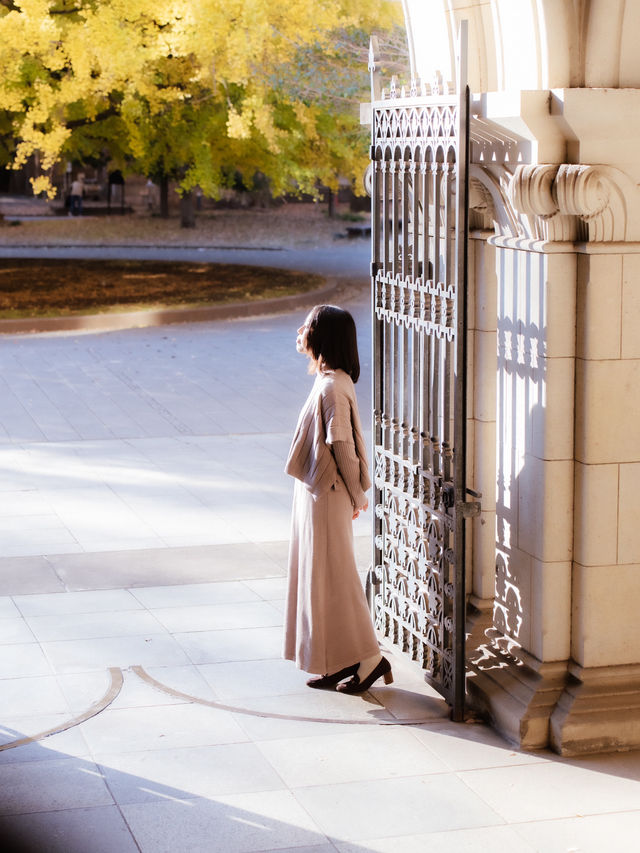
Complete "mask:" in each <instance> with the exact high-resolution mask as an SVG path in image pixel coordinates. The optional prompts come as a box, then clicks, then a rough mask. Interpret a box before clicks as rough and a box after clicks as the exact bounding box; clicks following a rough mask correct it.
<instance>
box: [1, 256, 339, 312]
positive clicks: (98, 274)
mask: <svg viewBox="0 0 640 853" xmlns="http://www.w3.org/2000/svg"><path fill="white" fill-rule="evenodd" d="M323 282H324V279H323V277H322V276H318V275H310V274H308V273H304V274H303V273H299V272H292V271H290V270H281V269H271V268H269V269H265V268H263V267H253V266H243V265H239V264H198V263H175V262H170V263H168V262H159V261H85V260H82V261H81V260H74V261H68V260H46V261H36V260H31V259H29V260H7V259H0V319H16V318H21V317H50V316H70V315H73V314H87V313H106V312H115V311H135V310H139V309H142V308H149V309H153V308H161V307H180V306H183V307H184V306H197V305H210V304H212V303H224V302H238V301H244V300H255V299H269V298H273V297H277V296H287V295H290V294H292V293H301V292H304V291H307V290H313V289H314V288H317V287H321V286H322V284H323Z"/></svg>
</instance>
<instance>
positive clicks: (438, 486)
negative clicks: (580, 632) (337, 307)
mask: <svg viewBox="0 0 640 853" xmlns="http://www.w3.org/2000/svg"><path fill="white" fill-rule="evenodd" d="M461 41H462V39H461ZM464 55H466V50H462V49H461V50H460V56H461V57H462V56H464ZM371 65H372V67H371V71H372V75H375V62H374V61H373V60H372V63H371ZM460 65H462V63H460ZM458 77H459V80H458V86H457V91H458V94H455V95H450V94H443V93H442V90H441V89H440V90H439V91H438V88H439V87H437V86H436V87H432V92H431V93H430V94H429V95H427V94H426V93H424V92H423V93H422V94H418V92H417V91H416V87H415V86H412V90H411V92H410V93H409V96H408V97H407V96H406V94H405V92H404V91H403V92H402V93H398V92H397V91H396V90H395V87H394V86H393V84H392V88H391V92H390V96H389V97H388V98H381V97H380V95H379V94H377V93H375V89H376V88H377V83H376V82H375V80H374V79H373V76H372V92H373V94H372V99H373V103H372V146H371V160H372V173H371V196H372V255H373V257H372V264H371V275H372V287H373V311H374V317H373V325H374V334H373V373H374V378H373V385H374V388H373V399H374V443H375V478H374V486H375V545H374V563H373V571H372V577H371V580H372V585H373V593H374V595H373V605H374V611H375V619H376V625H377V627H378V629H379V630H380V631H382V632H383V633H384V634H385V635H386V636H387V637H389V638H390V639H391V641H392V642H393V643H395V644H397V645H398V646H399V647H400V649H402V651H404V652H406V653H408V655H409V656H410V657H411V658H412V659H413V660H416V661H418V663H419V664H420V665H421V666H422V668H423V669H424V670H425V678H426V679H427V681H429V682H430V683H431V684H432V685H433V686H434V687H435V688H436V689H437V690H438V691H439V692H440V693H442V695H443V696H444V697H445V698H446V699H447V701H448V702H449V704H451V705H452V709H453V718H454V719H457V720H460V719H462V717H463V715H464V692H465V662H464V637H465V578H464V574H465V572H464V557H465V517H466V516H467V515H469V514H471V513H472V512H473V511H474V509H475V508H476V505H474V504H468V503H466V495H467V489H466V482H465V474H466V472H465V456H466V449H465V439H466V360H467V356H466V279H467V271H466V266H467V257H466V250H467V231H468V223H467V210H468V203H467V196H468V189H467V187H468V179H467V164H468V138H469V118H468V116H469V94H468V88H467V85H466V74H465V75H464V76H463V75H462V73H461V69H460V68H459V74H458ZM434 88H435V89H436V91H435V92H434V91H433V89H434ZM445 91H446V90H445Z"/></svg>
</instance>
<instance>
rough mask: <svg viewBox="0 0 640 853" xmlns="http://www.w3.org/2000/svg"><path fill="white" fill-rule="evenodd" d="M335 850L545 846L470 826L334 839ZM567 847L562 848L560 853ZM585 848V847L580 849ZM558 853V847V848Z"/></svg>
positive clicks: (497, 829)
mask: <svg viewBox="0 0 640 853" xmlns="http://www.w3.org/2000/svg"><path fill="white" fill-rule="evenodd" d="M335 848H336V850H338V853H365V851H366V853H426V851H430V850H433V851H438V853H439V851H441V850H442V851H446V853H541V851H542V850H544V853H547V851H550V850H551V849H552V848H551V847H549V848H547V847H544V848H542V847H532V846H531V845H530V844H528V843H527V842H526V841H525V840H524V839H523V838H521V837H520V836H519V835H518V833H517V832H516V830H515V829H513V828H511V827H510V826H490V827H483V826H474V827H473V829H458V830H455V829H454V830H449V831H448V832H429V833H424V834H419V835H397V836H393V837H391V838H367V839H363V840H362V841H360V842H358V843H352V842H343V841H336V842H335ZM568 849H570V848H566V847H563V848H562V853H566V851H567V850H568ZM580 849H581V850H585V851H586V849H587V848H580ZM558 853H560V848H558Z"/></svg>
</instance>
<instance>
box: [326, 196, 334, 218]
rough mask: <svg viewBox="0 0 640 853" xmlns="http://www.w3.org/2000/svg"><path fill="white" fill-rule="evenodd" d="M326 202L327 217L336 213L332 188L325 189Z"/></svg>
mask: <svg viewBox="0 0 640 853" xmlns="http://www.w3.org/2000/svg"><path fill="white" fill-rule="evenodd" d="M327 204H328V207H329V219H333V217H334V216H335V215H336V197H335V193H334V192H333V190H327Z"/></svg>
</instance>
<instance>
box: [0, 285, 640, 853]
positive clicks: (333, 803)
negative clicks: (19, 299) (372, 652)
mask: <svg viewBox="0 0 640 853" xmlns="http://www.w3.org/2000/svg"><path fill="white" fill-rule="evenodd" d="M348 304H349V306H350V307H351V308H352V310H353V311H354V314H355V315H356V317H357V319H358V321H359V328H360V332H361V347H362V351H363V362H364V371H363V374H364V375H363V380H362V382H361V384H359V386H358V390H359V393H360V400H361V405H362V407H363V409H366V408H368V407H369V389H368V382H369V376H370V364H369V356H368V348H369V341H368V333H367V320H366V318H367V312H368V309H367V299H366V292H365V291H356V292H354V294H353V298H352V299H351V300H350V301H348ZM299 320H300V318H299V317H298V316H279V317H267V318H260V319H255V320H242V321H235V322H226V323H207V324H203V325H185V326H171V327H165V328H156V329H146V330H131V331H128V332H114V333H111V334H100V335H79V334H73V335H70V334H64V335H39V336H34V337H11V338H4V339H2V340H1V341H0V368H1V369H0V376H1V379H0V384H1V388H0V401H1V403H0V519H1V520H0V551H1V553H2V554H3V555H4V556H2V557H0V713H1V716H0V722H1V728H0V841H4V843H3V847H2V849H3V850H4V849H7V850H10V849H11V846H12V845H14V846H16V847H17V845H18V842H19V841H21V842H22V849H24V850H29V851H38V853H40V851H56V853H103V851H104V853H107V851H108V853H112V852H113V851H117V853H128V851H144V853H160V851H171V853H181V851H184V853H194V851H207V852H208V851H220V853H236V851H237V853H244V851H247V853H249V851H273V850H289V851H293V850H295V851H298V853H330V851H334V853H335V851H340V852H341V853H365V852H366V851H372V853H374V852H375V851H377V853H418V851H420V853H422V851H425V850H431V851H447V853H456V851H470V853H471V851H473V853H477V851H493V853H499V852H500V851H510V853H520V851H544V853H546V852H547V851H598V853H599V851H602V850H607V849H609V850H616V851H627V850H629V851H631V850H635V849H637V838H638V836H639V834H640V756H639V754H638V753H626V754H619V755H604V756H594V757H591V758H587V759H580V760H567V759H561V758H559V757H557V756H555V755H553V754H551V753H549V752H537V753H530V754H527V753H523V752H520V751H517V750H514V749H512V748H511V747H510V746H509V745H508V744H506V743H505V742H504V741H502V740H501V739H500V738H499V737H498V736H497V735H496V734H495V733H493V732H492V731H491V730H490V729H488V728H487V727H485V726H483V725H479V724H458V725H456V724H453V723H451V722H449V720H448V717H447V708H446V706H445V704H444V702H443V701H442V700H441V699H440V698H439V697H438V696H437V694H435V693H433V692H432V691H431V690H430V689H429V688H428V687H427V686H426V685H425V684H424V682H423V680H422V679H421V677H420V675H419V674H418V673H417V672H416V671H415V669H414V668H413V667H412V666H411V665H408V664H406V663H405V662H404V661H402V660H399V659H397V658H396V657H394V658H393V663H394V673H395V681H394V684H393V685H391V686H389V687H384V686H382V687H376V688H374V689H372V690H371V691H370V692H369V693H367V694H365V695H364V696H362V697H345V696H341V695H338V694H336V693H332V692H319V691H310V690H309V689H308V688H307V687H306V686H305V683H304V682H305V675H304V674H303V673H301V672H299V671H297V670H296V669H295V667H294V666H293V665H292V664H290V663H288V662H285V661H282V660H281V659H280V640H281V632H282V607H283V593H284V573H285V559H286V539H287V534H288V523H289V503H290V495H291V484H290V482H288V479H287V478H286V477H285V476H284V474H283V473H282V464H283V457H284V455H285V454H286V450H287V446H288V441H289V438H290V434H291V431H292V428H293V426H294V424H295V420H296V417H297V412H298V409H299V406H300V404H301V402H302V400H303V399H304V397H305V396H306V388H307V383H309V382H310V379H309V377H307V376H306V374H305V364H304V361H303V360H302V359H300V357H299V356H298V355H297V354H296V352H295V349H294V346H293V343H294V338H295V329H296V326H297V325H298V323H299ZM369 521H370V519H367V518H366V517H365V518H363V519H361V520H360V521H359V522H358V523H357V525H356V530H355V532H356V535H357V540H356V541H357V548H358V557H359V563H360V567H361V568H362V569H364V568H366V565H367V562H368V529H369V528H368V523H369ZM25 739H26V742H22V743H20V742H21V741H24V740H25ZM9 839H11V840H9Z"/></svg>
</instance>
